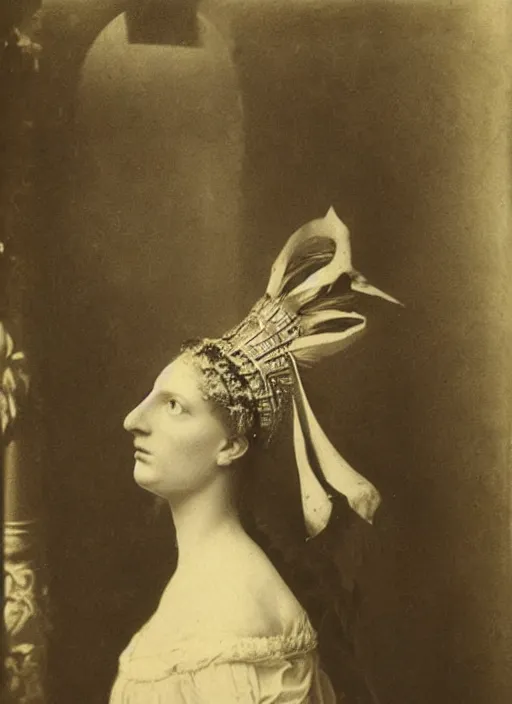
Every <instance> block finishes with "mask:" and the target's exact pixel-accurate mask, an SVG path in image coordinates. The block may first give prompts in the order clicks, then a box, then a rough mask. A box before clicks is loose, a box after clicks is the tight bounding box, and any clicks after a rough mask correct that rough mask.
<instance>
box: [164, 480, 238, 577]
mask: <svg viewBox="0 0 512 704" xmlns="http://www.w3.org/2000/svg"><path fill="white" fill-rule="evenodd" d="M169 505H170V508H171V513H172V517H173V521H174V526H175V529H176V542H177V545H178V566H177V570H179V571H180V572H181V571H182V570H183V568H187V567H188V566H189V565H193V564H198V563H199V562H202V561H203V559H204V557H205V555H207V554H208V550H209V548H210V547H211V546H212V545H213V544H214V542H215V541H218V540H219V538H220V537H221V536H222V535H226V536H227V535H229V534H233V533H235V532H239V531H243V528H242V526H241V523H240V518H239V516H238V511H237V509H236V507H235V505H234V502H233V499H232V492H231V491H230V487H227V486H225V484H224V483H223V482H214V483H212V484H211V485H210V486H207V487H205V488H203V489H202V490H201V491H197V492H194V493H191V494H186V495H180V496H173V497H171V498H170V499H169Z"/></svg>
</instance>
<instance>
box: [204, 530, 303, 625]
mask: <svg viewBox="0 0 512 704" xmlns="http://www.w3.org/2000/svg"><path fill="white" fill-rule="evenodd" d="M214 585H215V587H214ZM211 598H212V600H213V601H214V602H215V605H216V609H217V613H218V615H219V619H221V620H222V621H223V628H224V629H227V630H230V631H232V632H233V633H236V634H237V635H240V636H249V637H250V636H255V637H271V636H277V635H282V634H283V633H286V632H288V631H289V630H290V629H291V628H293V626H294V624H295V623H296V622H297V619H299V618H300V617H301V616H302V615H303V613H304V611H303V609H302V606H301V604H300V603H299V601H298V600H297V598H296V597H295V595H294V594H293V592H292V591H291V589H290V588H289V587H288V585H287V584H286V582H285V581H284V580H283V578H282V577H281V575H280V574H279V572H278V571H277V570H276V568H275V567H274V565H273V564H272V563H271V561H270V560H269V558H268V557H267V556H266V555H265V553H264V552H263V550H262V549H261V548H260V547H259V546H258V545H256V543H254V542H253V541H252V540H251V539H250V538H247V539H244V540H241V541H239V542H238V543H237V544H235V545H232V546H231V549H230V551H229V553H226V555H225V559H224V564H223V565H222V569H219V571H218V572H217V573H216V574H215V575H214V576H213V579H212V592H211Z"/></svg>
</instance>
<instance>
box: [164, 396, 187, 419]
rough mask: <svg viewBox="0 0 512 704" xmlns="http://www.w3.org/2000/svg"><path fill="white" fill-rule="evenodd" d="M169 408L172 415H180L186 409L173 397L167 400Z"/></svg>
mask: <svg viewBox="0 0 512 704" xmlns="http://www.w3.org/2000/svg"><path fill="white" fill-rule="evenodd" d="M167 408H168V410H169V413H170V414H171V415H172V416H179V415H180V414H181V413H183V412H184V410H185V409H184V408H183V406H182V405H181V403H180V402H179V401H176V399H175V398H171V399H169V400H168V401H167Z"/></svg>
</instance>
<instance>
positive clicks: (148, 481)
mask: <svg viewBox="0 0 512 704" xmlns="http://www.w3.org/2000/svg"><path fill="white" fill-rule="evenodd" d="M133 478H134V480H135V483H136V484H138V486H140V488H141V489H146V490H147V491H151V492H153V493H157V492H156V491H155V488H156V485H157V484H158V478H157V476H156V473H155V471H154V470H153V469H152V468H151V467H150V466H148V465H147V464H144V463H142V462H136V463H135V468H134V470H133Z"/></svg>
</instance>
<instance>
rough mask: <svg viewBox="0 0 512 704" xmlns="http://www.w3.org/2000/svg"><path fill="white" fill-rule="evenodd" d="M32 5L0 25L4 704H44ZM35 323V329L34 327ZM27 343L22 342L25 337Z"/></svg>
mask: <svg viewBox="0 0 512 704" xmlns="http://www.w3.org/2000/svg"><path fill="white" fill-rule="evenodd" d="M39 5H40V3H39V2H38V1H37V0H26V1H25V2H7V3H4V6H3V8H2V10H1V18H0V19H1V23H0V87H1V91H2V94H3V95H2V99H0V148H1V157H0V162H1V167H2V173H1V181H0V269H1V270H0V443H1V445H0V449H1V455H0V456H1V462H2V469H3V471H2V480H3V481H2V488H3V501H2V509H3V514H2V517H3V531H2V540H3V566H4V601H3V607H4V619H3V631H4V632H3V638H2V647H3V652H2V663H3V667H4V673H3V674H4V677H3V691H2V693H1V695H2V696H1V699H2V701H3V702H10V703H13V704H14V703H16V704H42V703H43V702H44V701H45V686H44V680H45V669H46V666H45V650H46V648H45V632H46V618H45V612H46V609H45V606H44V604H45V599H46V586H45V585H46V579H45V576H44V572H43V558H42V546H43V541H42V537H41V524H40V512H41V505H42V502H41V497H40V491H41V482H40V475H39V473H38V463H37V461H36V460H35V458H36V457H37V445H38V443H37V440H36V437H35V433H34V409H33V400H32V398H31V397H30V396H29V378H28V371H27V360H26V356H25V354H24V352H22V351H21V347H22V346H23V345H24V342H23V340H22V335H23V333H26V331H27V329H28V328H30V327H31V321H30V320H29V318H30V315H27V310H28V309H29V305H30V298H31V295H32V294H31V290H32V278H31V275H30V271H31V264H30V250H31V238H32V237H33V236H34V232H35V226H34V214H33V200H32V188H31V180H32V171H33V169H32V163H33V153H32V148H33V129H34V120H35V113H36V111H35V104H34V97H35V87H36V85H37V73H38V68H39V52H40V47H39V45H38V44H37V42H36V41H34V37H35V36H36V34H37V25H38V16H37V10H38V8H39ZM32 323H33V321H32ZM24 337H27V336H26V334H25V335H24Z"/></svg>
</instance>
